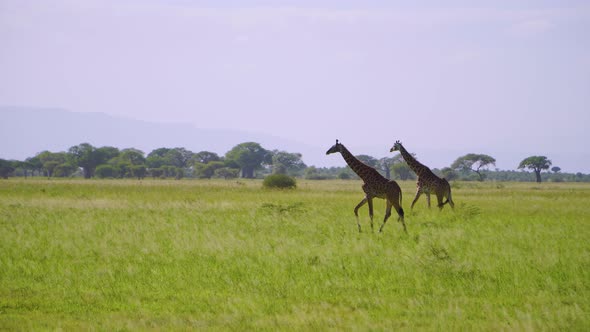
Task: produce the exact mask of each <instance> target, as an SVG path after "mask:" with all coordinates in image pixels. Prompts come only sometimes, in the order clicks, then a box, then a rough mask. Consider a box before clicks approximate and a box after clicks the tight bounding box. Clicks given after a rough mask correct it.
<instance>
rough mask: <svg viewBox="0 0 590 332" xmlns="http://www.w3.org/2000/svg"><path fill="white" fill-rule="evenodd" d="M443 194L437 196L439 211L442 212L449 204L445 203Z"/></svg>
mask: <svg viewBox="0 0 590 332" xmlns="http://www.w3.org/2000/svg"><path fill="white" fill-rule="evenodd" d="M443 198H444V196H443V194H440V195H439V194H436V200H437V201H438V210H439V211H442V209H443V207H444V206H445V204H447V203H448V202H449V201H446V202H444V203H443Z"/></svg>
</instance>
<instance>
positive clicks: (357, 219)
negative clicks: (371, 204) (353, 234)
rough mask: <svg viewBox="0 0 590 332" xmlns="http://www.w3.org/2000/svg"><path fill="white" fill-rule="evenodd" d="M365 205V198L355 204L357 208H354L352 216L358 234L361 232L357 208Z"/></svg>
mask: <svg viewBox="0 0 590 332" xmlns="http://www.w3.org/2000/svg"><path fill="white" fill-rule="evenodd" d="M365 203H367V198H366V197H365V198H363V200H362V201H361V202H360V203H358V204H357V206H356V207H355V208H354V215H355V216H356V225H357V226H358V228H359V233H360V232H361V222H360V221H359V213H358V211H359V208H360V207H361V206H363V205H365Z"/></svg>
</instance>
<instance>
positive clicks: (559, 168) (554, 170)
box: [551, 166, 561, 173]
mask: <svg viewBox="0 0 590 332" xmlns="http://www.w3.org/2000/svg"><path fill="white" fill-rule="evenodd" d="M551 171H552V172H553V173H559V171H561V167H558V166H553V167H551Z"/></svg>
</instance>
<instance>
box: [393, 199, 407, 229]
mask: <svg viewBox="0 0 590 332" xmlns="http://www.w3.org/2000/svg"><path fill="white" fill-rule="evenodd" d="M395 209H396V210H397V215H398V216H399V217H398V218H397V221H399V222H401V223H402V226H404V233H406V234H408V230H407V229H406V222H405V221H404V209H402V207H401V206H399V207H397V206H396V208H395Z"/></svg>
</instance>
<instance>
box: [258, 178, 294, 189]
mask: <svg viewBox="0 0 590 332" xmlns="http://www.w3.org/2000/svg"><path fill="white" fill-rule="evenodd" d="M262 186H263V187H265V188H281V189H291V188H295V187H297V184H296V182H295V179H294V178H292V177H290V176H288V175H285V174H272V175H269V176H267V177H265V178H264V181H262Z"/></svg>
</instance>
